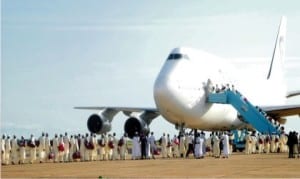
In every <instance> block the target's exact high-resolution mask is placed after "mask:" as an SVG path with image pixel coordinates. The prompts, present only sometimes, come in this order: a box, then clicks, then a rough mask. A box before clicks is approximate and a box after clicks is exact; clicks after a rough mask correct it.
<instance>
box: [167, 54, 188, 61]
mask: <svg viewBox="0 0 300 179" xmlns="http://www.w3.org/2000/svg"><path fill="white" fill-rule="evenodd" d="M181 58H185V59H189V57H188V56H187V55H185V54H180V53H172V54H170V55H169V57H168V59H167V60H178V59H181Z"/></svg>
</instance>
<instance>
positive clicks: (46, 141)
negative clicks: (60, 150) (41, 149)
mask: <svg viewBox="0 0 300 179" xmlns="http://www.w3.org/2000/svg"><path fill="white" fill-rule="evenodd" d="M50 151H52V150H51V144H50V139H49V135H48V133H46V135H45V159H46V161H47V162H48V161H49V154H50Z"/></svg>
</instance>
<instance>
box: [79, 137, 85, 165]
mask: <svg viewBox="0 0 300 179" xmlns="http://www.w3.org/2000/svg"><path fill="white" fill-rule="evenodd" d="M79 138H80V137H79ZM84 142H85V138H84V135H82V136H81V139H80V160H81V161H82V162H83V161H85V150H86V149H85V144H84Z"/></svg>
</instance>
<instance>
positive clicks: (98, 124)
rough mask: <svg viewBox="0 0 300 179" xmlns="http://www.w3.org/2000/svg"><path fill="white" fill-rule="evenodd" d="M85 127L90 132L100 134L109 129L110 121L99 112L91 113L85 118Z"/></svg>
mask: <svg viewBox="0 0 300 179" xmlns="http://www.w3.org/2000/svg"><path fill="white" fill-rule="evenodd" d="M87 127H88V129H89V131H90V132H92V133H96V134H102V133H106V132H109V131H110V130H111V123H110V122H109V120H108V119H105V117H103V116H102V115H101V114H92V115H91V116H90V117H89V118H88V120H87Z"/></svg>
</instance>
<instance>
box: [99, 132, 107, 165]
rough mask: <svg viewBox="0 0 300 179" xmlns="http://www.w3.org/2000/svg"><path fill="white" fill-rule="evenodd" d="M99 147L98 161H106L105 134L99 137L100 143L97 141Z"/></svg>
mask: <svg viewBox="0 0 300 179" xmlns="http://www.w3.org/2000/svg"><path fill="white" fill-rule="evenodd" d="M99 145H100V158H99V160H107V157H106V153H105V152H106V147H107V139H106V136H105V134H102V135H101V138H100V141H99Z"/></svg>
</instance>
